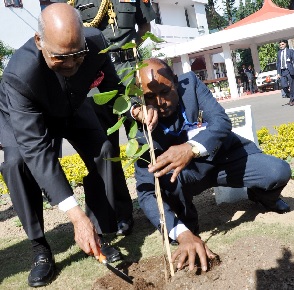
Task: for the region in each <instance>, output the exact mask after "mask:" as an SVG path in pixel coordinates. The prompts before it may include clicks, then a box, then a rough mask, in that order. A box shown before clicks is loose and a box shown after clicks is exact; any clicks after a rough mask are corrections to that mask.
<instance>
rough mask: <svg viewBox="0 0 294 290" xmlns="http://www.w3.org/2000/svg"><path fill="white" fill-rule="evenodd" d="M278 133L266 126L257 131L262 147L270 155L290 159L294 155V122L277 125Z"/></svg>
mask: <svg viewBox="0 0 294 290" xmlns="http://www.w3.org/2000/svg"><path fill="white" fill-rule="evenodd" d="M274 129H275V130H276V131H277V133H276V134H270V132H269V130H268V129H267V128H265V127H263V128H261V129H260V130H258V131H257V138H258V142H259V145H260V149H261V150H262V151H263V152H264V153H266V154H269V155H273V156H276V157H278V158H281V159H284V160H288V159H289V158H290V159H292V158H293V157H294V123H289V124H282V125H280V126H275V127H274Z"/></svg>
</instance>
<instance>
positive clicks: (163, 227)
mask: <svg viewBox="0 0 294 290" xmlns="http://www.w3.org/2000/svg"><path fill="white" fill-rule="evenodd" d="M133 52H134V56H135V58H136V59H137V51H136V47H134V48H133ZM136 68H138V62H136ZM137 77H138V81H139V83H140V84H141V77H140V73H139V71H138V70H137ZM142 105H143V120H142V123H144V119H146V118H147V108H146V104H145V99H144V96H142ZM146 127H147V133H148V140H147V142H148V144H149V148H150V149H149V152H150V159H151V163H152V164H155V163H156V158H155V154H154V145H153V139H152V134H151V131H150V129H149V128H148V126H146ZM154 178H155V196H156V200H157V205H158V210H159V214H160V225H161V234H162V238H163V245H165V250H166V254H167V258H168V262H169V268H170V275H171V276H172V277H173V276H174V275H175V271H174V266H173V263H172V261H171V250H170V244H169V237H168V233H167V228H166V222H165V214H164V207H163V201H162V196H161V190H160V185H159V179H158V177H154ZM165 270H166V269H165ZM165 272H167V271H165ZM166 279H167V277H166Z"/></svg>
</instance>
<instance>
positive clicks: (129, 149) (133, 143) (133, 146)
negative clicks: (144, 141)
mask: <svg viewBox="0 0 294 290" xmlns="http://www.w3.org/2000/svg"><path fill="white" fill-rule="evenodd" d="M138 148H139V143H138V141H137V140H136V139H131V140H129V142H128V144H127V146H126V155H127V156H128V157H131V156H133V155H134V154H135V153H136V152H137V150H138Z"/></svg>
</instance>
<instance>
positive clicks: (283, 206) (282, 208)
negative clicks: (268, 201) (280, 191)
mask: <svg viewBox="0 0 294 290" xmlns="http://www.w3.org/2000/svg"><path fill="white" fill-rule="evenodd" d="M261 204H262V203H261ZM263 206H264V207H265V209H266V210H267V211H273V212H277V213H280V214H283V213H286V212H289V211H290V206H289V205H288V204H287V203H286V202H285V201H283V200H282V199H281V198H279V199H278V200H277V201H276V203H275V205H274V206H273V207H269V206H266V205H264V204H263Z"/></svg>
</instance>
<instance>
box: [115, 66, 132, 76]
mask: <svg viewBox="0 0 294 290" xmlns="http://www.w3.org/2000/svg"><path fill="white" fill-rule="evenodd" d="M125 71H134V73H135V71H136V70H135V69H134V68H132V67H126V68H122V69H120V70H119V71H117V74H118V75H121V74H123V73H124V72H125Z"/></svg>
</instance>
